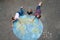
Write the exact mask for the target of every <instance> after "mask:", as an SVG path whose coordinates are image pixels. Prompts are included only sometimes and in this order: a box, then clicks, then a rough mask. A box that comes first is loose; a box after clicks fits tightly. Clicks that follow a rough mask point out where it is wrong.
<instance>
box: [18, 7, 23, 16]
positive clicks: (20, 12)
mask: <svg viewBox="0 0 60 40" xmlns="http://www.w3.org/2000/svg"><path fill="white" fill-rule="evenodd" d="M18 13H19V15H20V16H23V15H24V8H20V10H19V11H18Z"/></svg>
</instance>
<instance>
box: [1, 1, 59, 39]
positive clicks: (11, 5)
mask: <svg viewBox="0 0 60 40" xmlns="http://www.w3.org/2000/svg"><path fill="white" fill-rule="evenodd" d="M40 1H43V5H42V7H41V10H42V13H41V15H42V17H41V21H42V23H43V26H44V31H43V34H42V36H41V37H40V38H39V39H38V40H60V0H0V40H19V39H18V38H17V37H16V36H15V35H14V34H13V31H12V28H11V22H10V18H11V17H12V16H14V15H15V13H16V12H17V11H18V10H19V8H20V7H21V6H24V8H25V10H26V11H27V9H28V8H32V9H33V10H35V8H36V6H37V4H38V3H39V2H40Z"/></svg>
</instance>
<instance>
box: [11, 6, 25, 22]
mask: <svg viewBox="0 0 60 40" xmlns="http://www.w3.org/2000/svg"><path fill="white" fill-rule="evenodd" d="M23 15H24V9H23V7H21V8H20V10H19V11H18V12H17V13H16V14H15V16H14V17H12V18H11V21H12V22H13V23H14V22H16V21H17V20H18V21H19V22H20V23H21V21H20V20H19V17H20V16H23Z"/></svg>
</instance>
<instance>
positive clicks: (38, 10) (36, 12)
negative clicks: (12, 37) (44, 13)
mask: <svg viewBox="0 0 60 40" xmlns="http://www.w3.org/2000/svg"><path fill="white" fill-rule="evenodd" d="M41 5H42V2H40V3H39V5H38V6H37V7H36V11H35V14H34V15H35V18H38V19H40V17H41V8H40V7H41ZM35 18H34V19H35ZM34 19H33V20H32V21H34Z"/></svg>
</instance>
